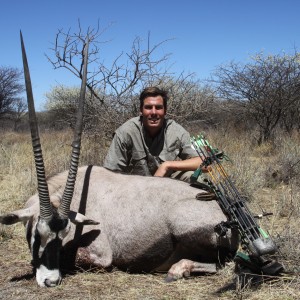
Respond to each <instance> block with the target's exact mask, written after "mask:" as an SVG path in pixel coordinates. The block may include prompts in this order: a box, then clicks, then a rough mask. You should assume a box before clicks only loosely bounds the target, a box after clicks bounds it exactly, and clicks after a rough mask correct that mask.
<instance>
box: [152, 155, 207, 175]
mask: <svg viewBox="0 0 300 300" xmlns="http://www.w3.org/2000/svg"><path fill="white" fill-rule="evenodd" d="M201 163H202V159H201V158H200V157H192V158H189V159H185V160H174V161H165V162H163V163H162V164H161V165H160V166H159V168H158V169H157V170H156V172H155V174H154V176H158V177H164V176H165V175H166V174H167V172H168V171H170V170H171V171H195V170H197V169H198V168H199V166H200V165H201Z"/></svg>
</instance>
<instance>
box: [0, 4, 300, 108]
mask: <svg viewBox="0 0 300 300" xmlns="http://www.w3.org/2000/svg"><path fill="white" fill-rule="evenodd" d="M0 8H1V17H0V32H1V46H0V66H5V67H13V68H19V69H20V70H22V57H21V48H20V37H19V33H20V30H21V31H22V34H23V38H24V42H25V47H26V51H27V59H28V63H29V68H30V73H31V80H32V87H33V94H34V99H35V102H36V108H37V110H42V109H43V107H44V103H45V93H47V92H49V91H50V90H51V88H53V87H55V86H56V85H59V84H63V85H66V86H75V85H78V86H79V84H80V82H79V80H78V79H77V78H76V77H75V76H74V75H73V74H71V73H70V72H68V71H67V70H64V69H56V70H54V68H53V66H52V65H51V64H50V62H49V61H48V60H47V57H46V55H48V56H51V55H52V54H53V52H52V51H51V50H50V48H51V47H52V46H53V43H54V41H55V37H56V34H57V32H58V30H59V29H63V30H64V31H67V30H69V29H70V30H71V32H77V31H78V20H80V24H81V27H82V28H83V29H87V28H88V27H91V28H96V27H97V24H98V22H99V24H100V29H104V28H106V30H105V31H104V33H103V34H102V35H101V37H100V40H101V39H102V40H103V42H104V41H105V43H103V48H101V60H103V61H105V62H108V63H109V62H110V61H111V60H112V59H113V58H115V57H117V56H118V55H119V54H120V53H121V52H125V53H126V52H130V49H131V45H132V42H133V40H134V39H135V38H136V37H141V38H142V39H145V40H146V39H147V36H148V33H149V32H150V35H151V42H152V44H153V45H154V44H157V43H159V42H162V41H165V40H168V41H167V42H166V43H164V44H163V45H162V46H161V48H160V51H161V53H162V54H169V53H170V54H171V56H170V58H169V61H170V63H172V65H173V67H172V68H173V71H174V72H175V73H178V74H179V73H181V72H183V71H184V72H186V73H189V72H193V73H195V74H196V77H197V78H199V79H205V78H208V77H209V76H210V75H211V74H212V72H213V71H214V70H215V68H216V67H217V66H219V65H222V64H227V63H229V62H231V61H236V62H241V63H247V62H249V59H250V57H251V55H254V54H256V53H259V52H263V53H265V54H280V53H283V52H284V53H293V52H294V50H295V49H297V50H299V47H300V17H299V15H300V1H299V0H284V1H279V0H248V1H244V0H205V1H204V0H160V1H159V0H152V1H150V0H148V1H144V0H127V1H126V0H119V1H117V0H106V1H103V0H87V1H79V0H44V1H43V0H0Z"/></svg>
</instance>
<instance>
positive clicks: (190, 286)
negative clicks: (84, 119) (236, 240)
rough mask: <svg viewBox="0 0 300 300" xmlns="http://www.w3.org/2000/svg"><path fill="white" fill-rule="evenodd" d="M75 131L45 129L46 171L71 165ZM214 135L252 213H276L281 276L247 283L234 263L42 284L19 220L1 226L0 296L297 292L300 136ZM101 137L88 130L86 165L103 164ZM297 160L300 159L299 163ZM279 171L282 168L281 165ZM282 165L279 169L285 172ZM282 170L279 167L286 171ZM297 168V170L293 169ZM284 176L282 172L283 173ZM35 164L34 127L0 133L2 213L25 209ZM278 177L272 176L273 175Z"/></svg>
mask: <svg viewBox="0 0 300 300" xmlns="http://www.w3.org/2000/svg"><path fill="white" fill-rule="evenodd" d="M72 136H73V135H72V133H71V132H69V131H63V132H45V133H43V134H42V137H41V139H42V140H41V142H42V145H43V154H44V157H45V166H46V171H47V174H48V175H49V176H50V175H53V174H55V173H57V172H60V171H63V170H65V169H67V168H68V166H69V158H70V150H71V140H72ZM207 136H209V138H210V141H211V143H212V144H213V145H217V146H218V147H219V148H220V149H221V148H222V149H224V150H225V152H226V153H227V154H228V155H229V157H230V158H231V159H232V161H233V162H234V163H233V164H232V163H227V164H226V170H227V172H228V173H230V174H235V176H234V179H235V182H236V184H237V185H238V187H239V189H240V190H241V191H242V192H243V194H244V195H246V196H247V197H248V198H249V201H250V202H249V205H250V207H251V208H252V210H253V212H255V213H256V212H260V209H261V208H263V209H264V210H266V211H272V212H273V216H271V217H269V218H268V219H267V218H266V219H264V220H262V221H261V222H262V226H263V228H264V229H267V230H268V231H269V232H270V233H271V234H272V235H273V236H274V238H275V239H276V242H277V243H278V245H279V246H280V257H279V259H280V261H281V262H283V263H284V264H285V266H286V267H287V269H288V270H289V271H296V272H295V273H288V274H285V275H284V276H282V277H279V278H274V279H273V280H268V279H267V278H262V281H261V282H260V284H258V283H257V282H252V285H246V286H244V287H241V285H240V284H239V282H238V281H237V280H236V277H235V275H234V271H233V264H232V263H229V264H228V265H227V266H226V267H225V268H224V269H222V270H220V271H219V272H218V273H217V274H216V275H213V276H195V277H191V278H189V279H188V280H179V281H176V282H173V283H168V284H167V283H165V282H164V276H165V275H164V274H152V275H149V274H127V273H124V272H121V271H118V270H114V271H112V272H104V271H102V270H92V271H90V272H87V271H84V272H77V273H76V274H72V275H67V276H66V277H65V278H64V280H63V284H62V285H61V286H59V287H56V288H52V289H41V288H39V287H38V286H37V284H36V282H35V278H34V277H32V271H31V267H30V254H29V251H28V249H27V244H26V242H25V238H24V228H23V226H22V225H21V224H17V225H13V226H10V227H5V226H1V227H0V256H1V260H0V266H1V271H2V272H0V283H1V290H0V297H1V298H2V299H12V298H14V299H37V298H38V299H61V298H62V299H83V298H84V299H253V300H254V299H264V300H270V299H272V300H275V299H280V300H282V299H299V298H300V289H299V287H300V282H299V275H298V273H299V264H300V229H299V216H300V202H299V199H300V186H299V177H298V174H297V172H298V169H297V168H296V167H295V170H294V171H295V172H293V173H292V172H291V173H290V175H289V173H288V172H287V171H286V169H285V168H284V166H286V164H285V163H286V161H285V159H286V160H288V161H289V162H290V164H293V163H294V164H295V163H297V159H299V153H300V137H299V135H296V134H295V135H294V136H293V137H284V136H278V140H277V141H276V143H274V144H264V145H261V146H259V147H258V146H256V145H255V144H253V143H252V142H251V140H250V139H247V137H244V136H238V137H237V136H236V135H230V134H229V133H226V134H224V133H223V134H220V133H217V132H208V133H207ZM102 147H104V146H103V143H101V141H100V139H99V138H97V137H84V138H83V148H82V156H81V164H99V165H101V163H102V160H103V155H104V152H105V151H104V149H102ZM296 166H297V164H296ZM271 167H272V168H273V169H274V170H281V171H280V172H281V173H283V172H284V171H285V172H286V174H288V175H289V176H290V178H289V180H288V182H287V183H288V184H284V183H283V181H284V180H283V179H280V178H279V176H278V177H277V178H274V177H272V176H271V175H270V172H272V170H273V169H272V170H271V169H270V168H271ZM297 167H298V166H297ZM278 172H279V171H278ZM280 172H279V173H280ZM281 173H280V174H281ZM291 175H292V176H291ZM282 178H284V176H283V177H282ZM35 179H36V177H35V169H34V165H33V157H32V152H31V144H30V136H29V134H16V133H12V132H5V133H1V141H0V191H1V192H0V212H6V211H10V210H12V209H17V208H20V207H21V206H22V205H23V203H24V202H25V200H26V198H27V197H29V196H30V195H32V194H33V193H34V192H35V189H36V182H35ZM272 180H273V181H272Z"/></svg>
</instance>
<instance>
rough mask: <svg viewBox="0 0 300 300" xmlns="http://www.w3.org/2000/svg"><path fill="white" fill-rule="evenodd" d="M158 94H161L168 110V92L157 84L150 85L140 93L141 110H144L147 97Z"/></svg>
mask: <svg viewBox="0 0 300 300" xmlns="http://www.w3.org/2000/svg"><path fill="white" fill-rule="evenodd" d="M156 96H161V97H162V98H163V101H164V109H165V110H167V102H168V99H169V97H168V92H167V91H165V90H163V89H160V88H158V87H156V86H150V87H147V88H145V89H144V90H143V91H142V92H141V95H140V111H142V109H143V106H144V100H145V99H146V98H147V97H156Z"/></svg>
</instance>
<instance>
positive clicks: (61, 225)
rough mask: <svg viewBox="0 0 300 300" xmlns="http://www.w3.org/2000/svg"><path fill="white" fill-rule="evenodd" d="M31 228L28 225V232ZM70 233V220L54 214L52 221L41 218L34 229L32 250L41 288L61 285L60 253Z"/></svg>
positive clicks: (33, 262)
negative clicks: (63, 242)
mask: <svg viewBox="0 0 300 300" xmlns="http://www.w3.org/2000/svg"><path fill="white" fill-rule="evenodd" d="M30 227H32V225H30V224H28V227H27V230H30ZM69 231H70V220H69V219H62V218H60V217H59V215H58V214H54V215H53V217H52V219H51V220H50V221H46V220H44V219H41V218H39V219H38V221H37V223H36V224H35V226H34V227H33V230H32V233H33V234H32V236H31V239H30V248H31V253H32V264H33V266H34V268H35V269H36V281H37V283H38V285H39V286H42V287H43V286H47V287H51V286H56V285H58V284H60V282H61V279H62V277H61V273H60V269H59V260H60V251H61V247H62V241H63V239H64V238H65V237H66V235H67V234H68V232H69ZM27 233H28V231H27Z"/></svg>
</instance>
